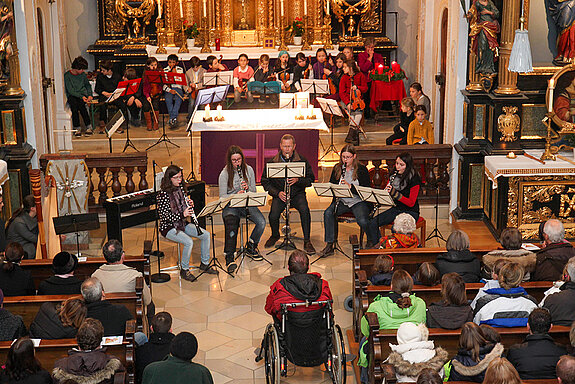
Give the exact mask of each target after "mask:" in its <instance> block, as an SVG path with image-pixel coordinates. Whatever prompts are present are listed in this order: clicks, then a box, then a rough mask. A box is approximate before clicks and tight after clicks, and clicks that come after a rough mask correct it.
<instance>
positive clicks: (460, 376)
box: [449, 343, 503, 383]
mask: <svg viewBox="0 0 575 384" xmlns="http://www.w3.org/2000/svg"><path fill="white" fill-rule="evenodd" d="M502 354H503V345H501V344H499V343H497V344H495V345H493V344H487V345H485V346H483V347H481V348H480V349H479V361H475V360H473V358H472V357H471V352H470V351H466V350H459V352H457V355H455V357H454V358H453V359H452V360H451V365H452V367H451V372H450V374H449V381H474V382H476V383H481V382H482V381H483V379H484V378H485V370H486V369H487V367H488V366H489V363H491V362H492V361H493V360H495V359H496V358H498V357H500V356H501V355H502Z"/></svg>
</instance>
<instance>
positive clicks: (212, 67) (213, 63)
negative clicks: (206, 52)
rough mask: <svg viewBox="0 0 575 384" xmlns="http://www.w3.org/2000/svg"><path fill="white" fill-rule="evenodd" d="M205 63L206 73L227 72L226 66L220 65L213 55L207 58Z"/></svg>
mask: <svg viewBox="0 0 575 384" xmlns="http://www.w3.org/2000/svg"><path fill="white" fill-rule="evenodd" d="M206 62H207V63H208V70H207V72H221V71H227V70H228V66H227V65H225V64H223V63H220V60H219V59H218V58H217V57H215V56H214V55H210V56H208V58H207V59H206Z"/></svg>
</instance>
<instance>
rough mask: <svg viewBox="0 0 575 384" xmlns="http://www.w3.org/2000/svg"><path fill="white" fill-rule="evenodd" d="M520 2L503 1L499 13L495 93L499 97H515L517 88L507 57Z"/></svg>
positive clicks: (519, 9)
mask: <svg viewBox="0 0 575 384" xmlns="http://www.w3.org/2000/svg"><path fill="white" fill-rule="evenodd" d="M520 13H521V0H505V1H504V2H503V9H502V11H501V15H502V17H501V39H500V40H501V43H500V45H499V85H498V87H497V89H496V90H495V91H493V92H494V93H496V94H500V95H515V94H517V93H519V92H520V91H519V89H518V88H517V73H515V72H510V71H509V70H508V69H507V68H508V66H509V56H511V48H512V47H513V39H514V37H515V30H516V29H517V28H519V17H520Z"/></svg>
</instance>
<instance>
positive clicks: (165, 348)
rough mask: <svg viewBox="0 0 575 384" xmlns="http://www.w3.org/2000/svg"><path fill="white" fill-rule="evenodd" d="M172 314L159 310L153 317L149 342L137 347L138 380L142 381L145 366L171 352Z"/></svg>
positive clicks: (138, 381) (172, 336)
mask: <svg viewBox="0 0 575 384" xmlns="http://www.w3.org/2000/svg"><path fill="white" fill-rule="evenodd" d="M174 336H175V335H174V334H173V333H172V316H171V315H170V314H169V313H168V312H159V313H156V314H155V315H154V318H153V319H152V333H151V334H150V339H149V340H148V342H147V343H145V344H143V345H142V346H140V347H137V348H136V382H137V383H141V382H142V375H143V373H144V368H146V367H147V366H148V364H150V363H153V362H155V361H161V360H164V358H165V357H166V356H168V355H169V354H170V342H171V341H172V339H173V338H174Z"/></svg>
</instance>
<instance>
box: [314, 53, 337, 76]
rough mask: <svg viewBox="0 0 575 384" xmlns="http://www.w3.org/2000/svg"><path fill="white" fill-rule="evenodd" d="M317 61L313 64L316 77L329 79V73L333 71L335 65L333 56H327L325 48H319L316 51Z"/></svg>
mask: <svg viewBox="0 0 575 384" xmlns="http://www.w3.org/2000/svg"><path fill="white" fill-rule="evenodd" d="M315 59H316V62H315V64H314V65H313V66H312V68H313V78H314V79H327V75H328V74H329V73H331V69H332V68H333V66H334V65H335V63H334V62H333V60H332V58H331V57H329V59H328V57H327V51H326V50H325V48H318V50H317V51H316V53H315Z"/></svg>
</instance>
